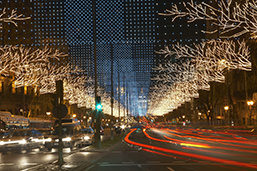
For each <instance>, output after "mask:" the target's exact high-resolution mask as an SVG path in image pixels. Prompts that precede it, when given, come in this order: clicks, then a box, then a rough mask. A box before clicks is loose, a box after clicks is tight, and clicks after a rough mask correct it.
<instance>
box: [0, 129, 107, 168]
mask: <svg viewBox="0 0 257 171" xmlns="http://www.w3.org/2000/svg"><path fill="white" fill-rule="evenodd" d="M108 131H109V130H106V132H105V134H104V135H101V141H104V140H106V139H109V138H110V131H109V132H108ZM84 148H86V147H82V148H76V147H75V148H74V149H73V150H72V151H71V150H70V149H69V148H64V149H63V158H64V159H65V162H66V160H67V161H71V162H72V160H81V159H83V161H81V162H85V161H90V159H91V158H92V157H93V156H96V155H99V153H97V152H80V151H83V149H84ZM78 153H79V154H78ZM75 154H78V155H77V157H76V158H71V157H70V156H72V155H75ZM57 160H58V149H52V151H51V152H49V151H47V149H45V148H44V149H42V150H39V149H33V150H32V151H30V152H26V151H23V152H8V153H7V154H1V153H0V171H2V170H3V171H20V170H21V171H28V170H33V168H34V167H35V168H36V169H34V170H38V169H37V168H38V166H40V165H45V164H47V163H52V162H54V161H57ZM69 163H70V162H69ZM67 167H77V165H74V166H72V165H70V164H69V165H67ZM43 170H44V169H43ZM49 170H53V168H49ZM44 171H45V170H44Z"/></svg>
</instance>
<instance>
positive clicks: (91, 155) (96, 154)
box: [23, 135, 123, 171]
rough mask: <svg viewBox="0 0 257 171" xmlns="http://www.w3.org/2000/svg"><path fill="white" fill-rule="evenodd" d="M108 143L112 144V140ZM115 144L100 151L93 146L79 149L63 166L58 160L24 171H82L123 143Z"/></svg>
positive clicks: (66, 159)
mask: <svg viewBox="0 0 257 171" xmlns="http://www.w3.org/2000/svg"><path fill="white" fill-rule="evenodd" d="M116 137H117V136H116ZM122 137H123V136H122V135H120V136H118V138H119V139H121V138H122ZM106 141H108V142H111V140H106ZM104 142H105V141H103V142H102V144H103V143H104ZM113 142H115V143H114V144H110V143H109V144H108V145H109V146H110V147H106V146H104V147H102V148H100V149H97V148H95V147H94V146H93V145H92V146H87V147H85V148H81V149H78V150H77V151H74V152H73V153H71V154H69V155H67V156H65V157H63V160H64V161H65V163H64V164H63V165H58V164H57V162H58V161H57V160H56V161H53V162H51V163H46V164H40V165H37V166H35V167H31V168H28V169H24V170H23V171H82V170H83V169H86V168H87V167H89V166H90V165H91V164H93V163H94V162H96V161H97V160H99V159H100V158H102V157H103V156H104V155H106V154H108V153H109V152H110V151H112V150H113V149H114V148H115V147H117V146H118V145H119V144H120V143H121V140H119V141H118V142H117V139H116V141H113ZM103 145H104V144H103Z"/></svg>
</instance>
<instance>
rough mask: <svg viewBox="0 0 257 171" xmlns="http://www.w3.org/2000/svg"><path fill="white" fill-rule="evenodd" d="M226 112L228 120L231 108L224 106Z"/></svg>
mask: <svg viewBox="0 0 257 171" xmlns="http://www.w3.org/2000/svg"><path fill="white" fill-rule="evenodd" d="M224 110H225V111H226V117H225V118H227V117H228V110H229V106H224Z"/></svg>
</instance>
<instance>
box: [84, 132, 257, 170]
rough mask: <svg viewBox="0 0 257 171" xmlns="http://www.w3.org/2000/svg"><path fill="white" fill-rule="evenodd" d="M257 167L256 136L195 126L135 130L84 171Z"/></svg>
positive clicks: (251, 168)
mask: <svg viewBox="0 0 257 171" xmlns="http://www.w3.org/2000/svg"><path fill="white" fill-rule="evenodd" d="M120 170H122V171H132V170H133V171H142V170H145V171H165V170H167V171H243V170H245V171H256V170H257V140H256V139H251V138H250V139H249V137H248V138H245V137H241V136H239V134H236V133H234V132H233V133H229V132H223V131H210V130H196V129H155V128H154V129H147V130H146V131H143V130H132V131H131V132H130V133H129V134H128V135H127V137H126V138H125V141H124V142H123V143H121V144H120V145H119V146H118V147H116V148H115V149H113V150H112V151H111V152H110V153H108V154H107V155H105V156H104V157H102V158H101V159H100V160H98V161H97V162H96V163H94V164H93V165H91V166H90V167H88V168H85V169H84V171H120Z"/></svg>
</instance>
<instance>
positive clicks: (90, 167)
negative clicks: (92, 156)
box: [85, 164, 95, 171]
mask: <svg viewBox="0 0 257 171" xmlns="http://www.w3.org/2000/svg"><path fill="white" fill-rule="evenodd" d="M94 166H95V165H94V164H93V165H92V166H89V167H88V168H87V169H86V170H85V171H88V170H90V169H92V168H93V167H94Z"/></svg>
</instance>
